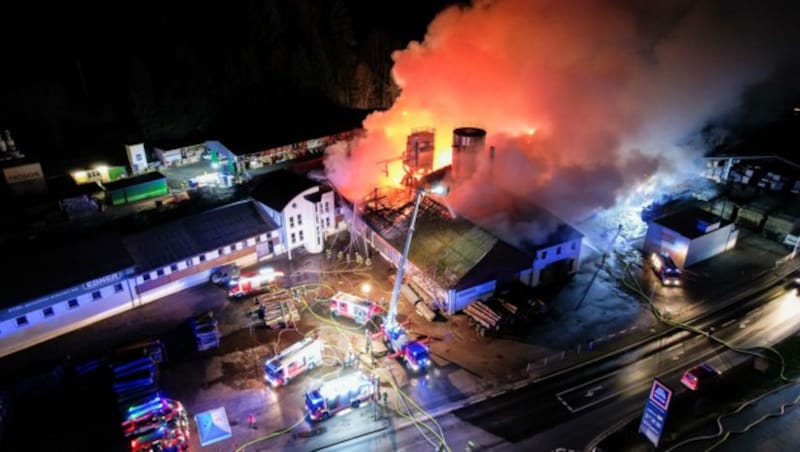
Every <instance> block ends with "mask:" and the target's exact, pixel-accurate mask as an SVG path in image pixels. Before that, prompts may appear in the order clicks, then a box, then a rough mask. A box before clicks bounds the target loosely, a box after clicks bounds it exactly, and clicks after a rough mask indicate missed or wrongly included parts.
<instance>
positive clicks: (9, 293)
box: [0, 230, 134, 308]
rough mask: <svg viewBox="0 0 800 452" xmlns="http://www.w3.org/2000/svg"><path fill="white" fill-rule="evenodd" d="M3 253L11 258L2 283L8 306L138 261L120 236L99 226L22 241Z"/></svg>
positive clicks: (1, 299) (1, 303) (1, 302)
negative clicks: (96, 228) (99, 229)
mask: <svg viewBox="0 0 800 452" xmlns="http://www.w3.org/2000/svg"><path fill="white" fill-rule="evenodd" d="M2 253H3V256H6V257H7V258H8V259H9V263H8V265H5V269H4V270H3V281H4V282H5V284H2V285H0V307H4V308H7V307H11V306H14V305H16V304H18V303H20V302H23V301H27V300H31V299H34V298H37V297H41V296H44V295H47V294H51V293H54V292H58V291H60V290H64V289H67V288H69V287H72V286H75V285H78V284H81V283H84V282H86V281H90V280H92V279H94V278H99V277H101V276H105V275H108V274H111V273H114V272H117V271H122V270H125V269H128V268H132V267H133V265H134V262H133V260H132V259H131V256H130V255H129V254H128V252H127V250H126V249H125V247H123V245H122V240H121V238H120V237H119V236H117V235H115V234H113V233H110V232H105V231H95V230H90V231H85V232H84V233H82V234H76V233H71V234H70V235H69V236H68V237H53V238H43V239H36V240H32V241H24V242H18V243H16V244H15V246H13V247H12V248H10V249H4V250H3V251H2Z"/></svg>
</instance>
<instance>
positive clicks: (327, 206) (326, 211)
mask: <svg viewBox="0 0 800 452" xmlns="http://www.w3.org/2000/svg"><path fill="white" fill-rule="evenodd" d="M329 210H330V204H328V201H325V213H328V211H329Z"/></svg>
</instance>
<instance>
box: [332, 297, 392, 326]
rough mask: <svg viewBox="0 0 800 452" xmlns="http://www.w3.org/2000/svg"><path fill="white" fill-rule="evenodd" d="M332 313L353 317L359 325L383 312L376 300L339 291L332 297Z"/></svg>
mask: <svg viewBox="0 0 800 452" xmlns="http://www.w3.org/2000/svg"><path fill="white" fill-rule="evenodd" d="M330 309H331V314H333V315H334V316H341V317H347V318H349V319H353V320H354V321H355V322H356V323H358V324H359V325H364V324H365V323H367V322H368V321H370V320H372V318H373V317H375V316H376V315H378V314H380V313H381V312H383V309H381V307H380V306H378V305H377V304H376V303H375V302H374V301H370V300H365V299H363V298H359V297H357V296H355V295H353V294H349V293H345V292H337V293H336V295H334V296H333V297H331V302H330Z"/></svg>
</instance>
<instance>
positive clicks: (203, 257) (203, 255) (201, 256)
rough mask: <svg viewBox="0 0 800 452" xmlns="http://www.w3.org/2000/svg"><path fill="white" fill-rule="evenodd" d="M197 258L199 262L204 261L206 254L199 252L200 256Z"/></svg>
mask: <svg viewBox="0 0 800 452" xmlns="http://www.w3.org/2000/svg"><path fill="white" fill-rule="evenodd" d="M197 259H199V260H200V262H205V261H206V255H205V254H201V255H200V256H198V258H197Z"/></svg>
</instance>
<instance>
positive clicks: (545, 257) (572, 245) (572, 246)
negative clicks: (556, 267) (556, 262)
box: [539, 242, 578, 260]
mask: <svg viewBox="0 0 800 452" xmlns="http://www.w3.org/2000/svg"><path fill="white" fill-rule="evenodd" d="M577 243H578V242H572V243H571V244H570V249H571V250H572V251H575V248H576V247H577ZM539 255H540V256H541V258H542V260H544V259H547V250H544V251H542V252H540V253H539ZM560 255H561V246H557V247H556V256H560Z"/></svg>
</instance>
